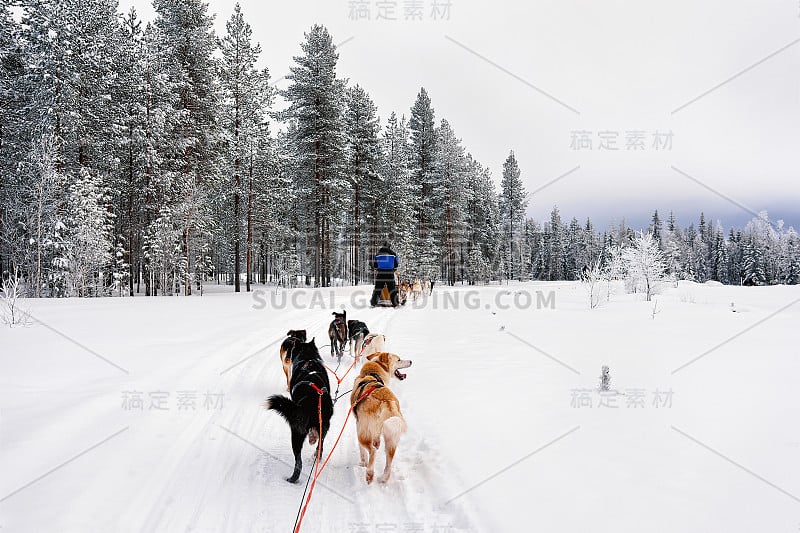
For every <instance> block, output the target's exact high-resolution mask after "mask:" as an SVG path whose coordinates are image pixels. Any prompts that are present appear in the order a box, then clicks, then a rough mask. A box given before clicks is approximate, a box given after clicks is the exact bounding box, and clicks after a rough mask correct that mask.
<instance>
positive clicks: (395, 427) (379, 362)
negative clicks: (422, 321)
mask: <svg viewBox="0 0 800 533" xmlns="http://www.w3.org/2000/svg"><path fill="white" fill-rule="evenodd" d="M410 366H411V361H405V360H403V359H400V358H399V357H398V356H396V355H395V354H393V353H387V352H379V353H375V354H372V355H370V356H369V357H367V363H366V364H364V366H363V367H361V373H360V374H359V375H358V377H357V378H356V379H355V381H354V382H353V392H352V394H350V405H352V406H353V414H354V415H355V417H356V432H357V433H358V444H359V447H360V453H361V463H360V464H361V466H366V467H367V483H372V480H373V478H374V477H375V455H376V452H377V451H378V448H379V447H380V445H381V435H383V443H384V446H386V467H385V468H384V469H383V475H382V476H381V477H380V478H379V479H378V481H379V482H380V483H386V482H387V481H389V478H390V477H391V475H392V461H393V460H394V454H395V451H396V450H397V445H398V444H399V443H400V437H401V436H402V435H403V433H405V431H406V421H405V420H404V419H403V414H402V413H401V412H400V402H399V401H398V400H397V396H395V395H394V393H393V392H392V391H391V390H390V389H389V379H390V378H391V377H395V378H397V379H401V380H402V379H405V378H406V375H405V374H402V373H401V372H400V369H401V368H408V367H410ZM359 400H360V401H359Z"/></svg>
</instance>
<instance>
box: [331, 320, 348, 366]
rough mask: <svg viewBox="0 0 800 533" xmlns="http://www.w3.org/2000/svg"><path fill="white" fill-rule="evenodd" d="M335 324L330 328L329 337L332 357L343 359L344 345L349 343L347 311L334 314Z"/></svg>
mask: <svg viewBox="0 0 800 533" xmlns="http://www.w3.org/2000/svg"><path fill="white" fill-rule="evenodd" d="M333 317H334V318H333V322H331V325H330V326H328V337H329V338H330V339H331V357H334V356H335V357H338V358H339V360H341V359H342V351H343V350H344V344H345V343H346V342H347V311H345V310H342V312H341V313H337V312H336V311H334V312H333Z"/></svg>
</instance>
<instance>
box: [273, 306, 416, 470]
mask: <svg viewBox="0 0 800 533" xmlns="http://www.w3.org/2000/svg"><path fill="white" fill-rule="evenodd" d="M333 315H334V318H333V321H332V322H331V324H330V326H329V327H328V337H329V338H330V344H331V357H336V358H338V359H339V360H340V361H341V358H342V355H343V352H344V350H345V346H346V345H347V343H348V342H349V351H350V356H351V357H352V358H354V360H355V361H354V365H355V366H356V369H357V367H358V365H359V364H360V363H361V361H362V358H363V359H364V364H363V366H361V368H360V372H359V374H358V376H357V377H356V378H355V380H354V381H353V390H352V393H351V394H350V405H351V407H352V409H353V415H354V416H355V419H356V432H357V435H358V444H359V451H360V456H361V462H360V463H359V464H360V465H361V466H366V467H367V473H366V480H367V483H372V481H373V479H374V477H375V457H376V455H377V451H378V448H380V445H381V437H383V443H384V449H385V453H386V466H385V467H384V470H383V475H382V476H381V477H380V478H379V479H378V481H379V482H381V483H385V482H387V481H388V480H389V478H390V477H391V474H392V461H393V459H394V454H395V451H396V450H397V445H398V444H399V442H400V437H401V436H402V435H403V433H404V432H405V430H406V422H405V420H404V419H403V414H402V413H401V412H400V402H399V401H398V400H397V397H396V396H395V395H394V393H393V392H392V390H391V389H390V388H389V381H390V379H391V378H393V377H394V378H396V379H399V380H403V379H405V378H406V375H405V374H403V373H402V372H400V370H401V369H403V368H408V367H409V366H411V361H408V360H403V359H400V357H398V356H397V355H395V354H393V353H389V352H387V351H386V348H385V344H386V337H385V336H384V335H379V334H374V333H370V331H369V329H368V328H367V325H366V324H365V323H364V322H361V321H359V320H347V314H346V312H345V311H343V312H341V313H336V312H334V313H333ZM280 358H281V364H282V365H283V372H284V374H285V375H286V386H287V390H288V391H289V397H288V398H287V397H286V396H284V395H279V394H275V395H272V396H270V397H269V399H268V400H267V401H266V403H265V404H264V407H266V408H267V409H271V410H273V411H276V412H277V413H278V414H279V415H281V416H282V417H283V418H284V419H285V420H286V422H287V423H288V424H289V427H290V428H291V434H292V437H291V440H292V452H293V453H294V471H293V472H292V475H291V476H290V477H288V478H287V481H289V482H290V483H296V482H297V481H298V479H299V478H300V472H301V470H302V467H303V463H302V460H301V457H300V452H301V451H302V449H303V442H304V441H305V439H306V437H308V443H309V444H310V445H312V446H313V445H314V444H316V445H317V446H318V453H319V455H320V456H321V454H322V445H323V442H324V440H325V435H326V434H327V433H328V429H329V428H330V422H331V416H333V398H332V397H331V385H330V380H329V379H328V372H327V370H326V368H325V364H324V362H323V360H322V357H321V356H320V354H319V350H318V349H317V346H316V344H315V342H314V339H313V338H312V339H311V340H310V341H308V342H306V330H304V329H293V330H289V333H287V337H286V339H285V340H284V341H283V343H282V344H281V348H280ZM320 416H321V418H322V424H321V429H322V433H321V434H320Z"/></svg>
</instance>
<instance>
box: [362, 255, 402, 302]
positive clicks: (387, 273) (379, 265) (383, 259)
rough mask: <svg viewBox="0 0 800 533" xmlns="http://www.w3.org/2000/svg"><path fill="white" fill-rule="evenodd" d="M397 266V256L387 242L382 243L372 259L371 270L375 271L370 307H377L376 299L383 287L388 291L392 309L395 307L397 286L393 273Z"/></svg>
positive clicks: (398, 264)
mask: <svg viewBox="0 0 800 533" xmlns="http://www.w3.org/2000/svg"><path fill="white" fill-rule="evenodd" d="M399 266H400V260H399V259H398V258H397V254H396V253H394V251H392V248H391V246H389V243H388V242H384V243H383V246H381V247H380V248H379V249H378V253H377V254H376V255H375V256H374V257H373V258H372V268H374V269H375V289H374V290H373V291H372V299H371V300H370V302H369V303H370V305H371V306H372V307H375V306H376V305H378V299H379V298H380V296H381V292H382V291H383V287H384V286H385V287H386V288H387V289H388V290H389V295H390V296H391V299H392V307H397V304H398V297H397V284H396V283H395V279H394V272H395V270H397V267H399Z"/></svg>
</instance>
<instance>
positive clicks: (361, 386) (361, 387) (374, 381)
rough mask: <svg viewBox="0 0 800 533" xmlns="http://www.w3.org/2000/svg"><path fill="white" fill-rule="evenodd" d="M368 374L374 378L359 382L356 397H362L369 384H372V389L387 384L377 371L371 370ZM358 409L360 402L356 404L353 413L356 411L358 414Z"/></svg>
mask: <svg viewBox="0 0 800 533" xmlns="http://www.w3.org/2000/svg"><path fill="white" fill-rule="evenodd" d="M367 375H368V376H369V377H371V378H372V379H365V380H364V381H362V382H361V383H359V384H358V387H356V389H355V390H356V398H361V396H362V395H363V394H364V389H366V388H367V386H368V385H372V390H373V391H374V390H375V389H380V388H383V387H385V386H386V385H385V384H384V382H383V379H382V378H381V377H380V375H378V374H377V373H376V372H370V373H369V374H367ZM356 410H358V404H356V405H355V406H354V407H353V413H355V414H356V416H358V413H356Z"/></svg>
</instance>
